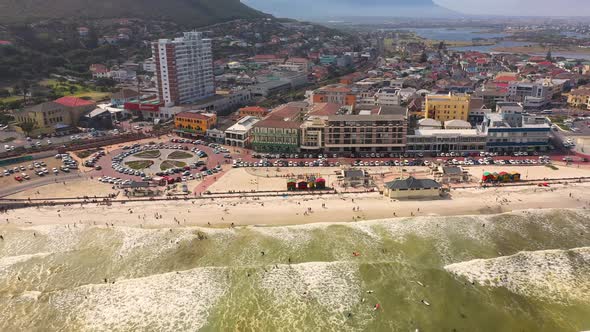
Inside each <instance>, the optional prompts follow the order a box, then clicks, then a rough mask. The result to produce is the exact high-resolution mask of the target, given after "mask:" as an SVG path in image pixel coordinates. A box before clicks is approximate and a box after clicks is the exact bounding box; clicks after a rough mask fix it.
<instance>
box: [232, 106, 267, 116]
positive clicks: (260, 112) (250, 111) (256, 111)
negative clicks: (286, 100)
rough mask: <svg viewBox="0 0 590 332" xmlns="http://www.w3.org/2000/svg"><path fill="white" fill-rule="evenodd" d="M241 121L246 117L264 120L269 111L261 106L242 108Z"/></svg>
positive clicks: (240, 112)
mask: <svg viewBox="0 0 590 332" xmlns="http://www.w3.org/2000/svg"><path fill="white" fill-rule="evenodd" d="M238 112H239V113H238V114H239V117H240V119H241V118H243V117H245V116H254V117H257V118H259V119H263V118H264V117H265V116H266V115H267V114H268V109H267V108H264V107H260V106H248V107H242V108H240V109H239V111H238Z"/></svg>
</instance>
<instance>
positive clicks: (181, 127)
mask: <svg viewBox="0 0 590 332" xmlns="http://www.w3.org/2000/svg"><path fill="white" fill-rule="evenodd" d="M216 125H217V115H215V114H213V113H197V112H181V113H178V114H176V116H175V117H174V128H175V129H176V131H177V132H180V133H185V134H195V135H205V133H206V132H207V130H209V129H213V128H214V127H215V126H216Z"/></svg>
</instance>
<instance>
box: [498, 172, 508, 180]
mask: <svg viewBox="0 0 590 332" xmlns="http://www.w3.org/2000/svg"><path fill="white" fill-rule="evenodd" d="M510 179H511V176H510V174H508V173H506V172H500V174H498V181H500V182H509V181H510Z"/></svg>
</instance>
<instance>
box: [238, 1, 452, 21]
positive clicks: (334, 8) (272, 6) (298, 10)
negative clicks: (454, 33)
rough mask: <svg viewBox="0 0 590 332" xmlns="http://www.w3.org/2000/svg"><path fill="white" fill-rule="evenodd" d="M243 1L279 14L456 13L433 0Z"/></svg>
mask: <svg viewBox="0 0 590 332" xmlns="http://www.w3.org/2000/svg"><path fill="white" fill-rule="evenodd" d="M243 2H244V3H245V4H247V5H249V6H251V7H253V8H256V9H258V10H262V11H264V12H267V13H270V14H273V15H276V16H285V17H293V18H318V17H347V16H355V17H360V16H380V17H436V16H448V15H453V14H455V13H454V12H453V11H451V10H449V9H447V8H444V7H441V6H439V5H437V4H436V3H434V2H433V1H432V0H298V1H292V0H243Z"/></svg>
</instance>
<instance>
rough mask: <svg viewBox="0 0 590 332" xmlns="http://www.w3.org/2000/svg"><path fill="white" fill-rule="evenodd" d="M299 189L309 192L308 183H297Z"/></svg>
mask: <svg viewBox="0 0 590 332" xmlns="http://www.w3.org/2000/svg"><path fill="white" fill-rule="evenodd" d="M297 189H299V190H307V181H299V183H297Z"/></svg>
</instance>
